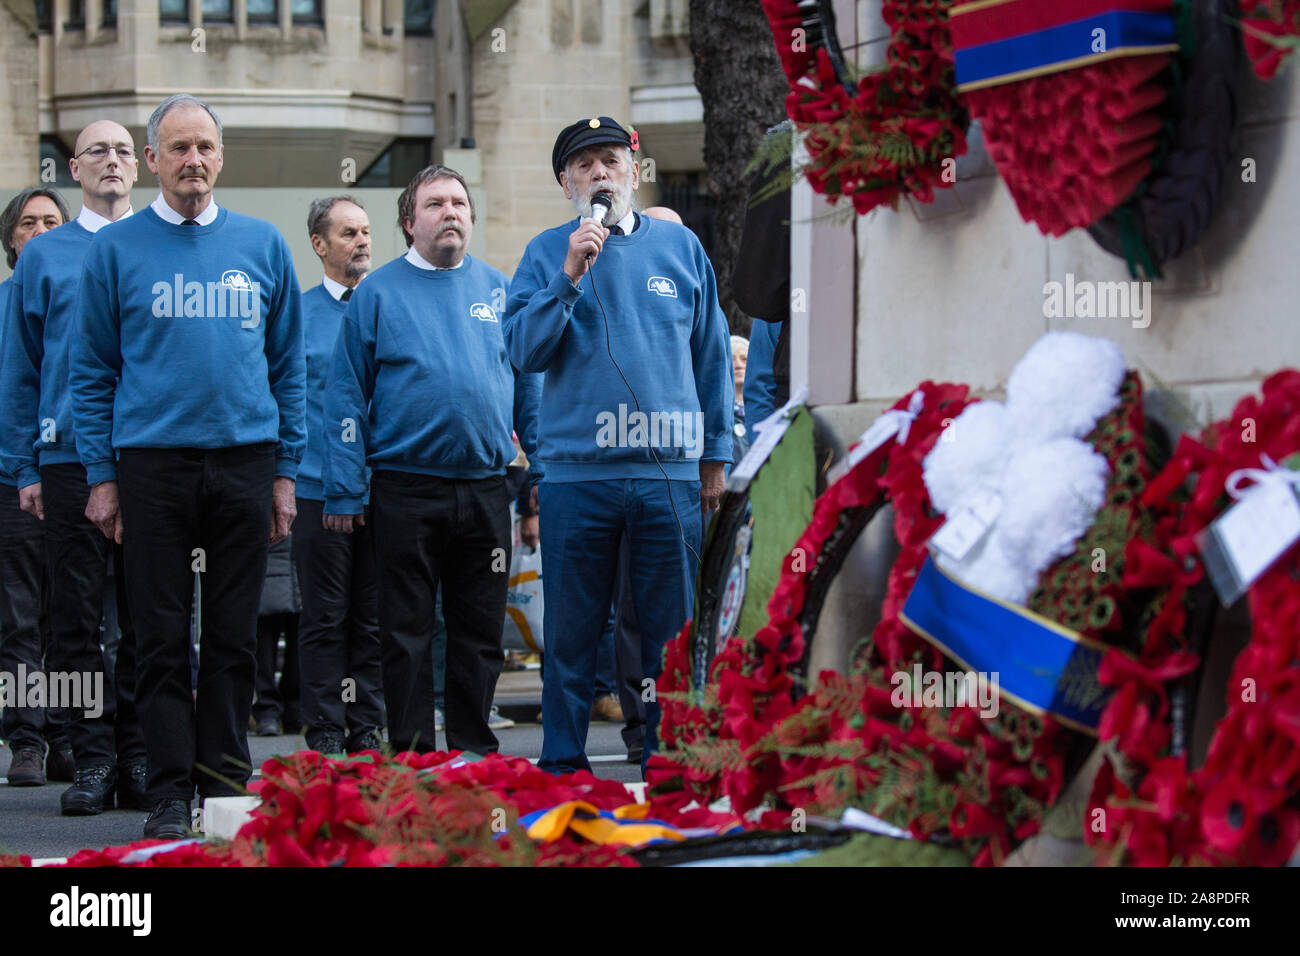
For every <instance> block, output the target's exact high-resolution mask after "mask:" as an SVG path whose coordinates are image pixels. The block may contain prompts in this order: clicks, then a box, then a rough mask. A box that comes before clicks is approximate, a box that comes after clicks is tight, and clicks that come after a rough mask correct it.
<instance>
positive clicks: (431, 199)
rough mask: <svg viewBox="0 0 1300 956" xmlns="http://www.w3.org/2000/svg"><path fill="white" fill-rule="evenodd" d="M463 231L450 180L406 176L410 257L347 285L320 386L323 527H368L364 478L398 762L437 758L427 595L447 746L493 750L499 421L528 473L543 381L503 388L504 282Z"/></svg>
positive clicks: (507, 453)
mask: <svg viewBox="0 0 1300 956" xmlns="http://www.w3.org/2000/svg"><path fill="white" fill-rule="evenodd" d="M474 218H475V216H474V203H473V200H472V199H471V198H470V195H469V189H468V187H467V186H466V185H465V180H464V178H463V177H462V176H461V175H460V174H459V173H457V172H455V171H454V170H451V169H448V168H447V167H445V166H429V167H427V168H426V169H423V170H421V171H420V172H419V173H417V174H416V176H415V178H414V179H412V180H411V182H410V184H409V185H408V186H407V187H406V189H405V191H403V193H402V195H401V197H400V199H399V200H398V224H399V225H400V226H401V228H402V230H403V232H404V233H405V234H406V237H407V243H408V245H409V246H410V248H409V250H408V251H407V253H406V255H405V256H403V257H402V258H400V259H395V260H393V261H392V262H390V263H388V264H387V265H385V266H383V267H382V268H380V269H378V270H376V271H375V272H374V273H372V274H371V275H370V276H368V277H367V278H366V280H365V281H364V282H362V283H361V284H360V285H358V286H357V288H356V290H355V292H354V294H353V296H352V299H351V301H349V302H348V307H347V312H346V313H345V315H344V319H343V334H342V336H341V337H340V338H339V342H338V346H337V348H336V349H335V353H334V363H333V368H332V370H331V372H330V376H329V380H328V384H327V386H326V398H325V409H326V421H327V425H326V427H327V428H328V429H330V433H329V434H328V435H327V439H326V441H327V444H326V446H325V449H326V450H325V523H326V527H328V528H330V529H331V530H334V531H340V532H345V533H346V532H353V533H355V530H356V529H357V528H358V527H359V526H361V525H362V523H363V522H365V521H366V518H365V514H364V509H363V502H364V497H365V492H366V466H367V464H369V466H370V468H371V469H373V475H372V477H371V480H370V485H369V487H370V508H371V514H372V517H371V519H370V521H371V523H372V525H373V533H374V537H375V555H376V564H377V573H378V580H379V640H380V646H381V649H382V653H383V683H384V702H385V704H386V707H387V712H388V736H389V740H390V742H391V743H392V745H393V748H394V749H395V750H398V751H403V750H416V751H422V752H423V751H430V750H433V749H435V745H436V744H435V730H436V725H435V720H434V691H433V646H432V645H433V642H432V637H433V619H434V608H435V602H436V597H437V594H438V589H439V587H441V588H442V608H443V614H444V616H445V619H446V625H447V686H446V702H445V707H446V733H447V746H448V748H449V749H453V750H471V751H474V752H475V753H480V754H482V753H488V752H494V751H496V750H497V748H498V742H497V738H496V736H495V735H494V734H493V733H492V730H491V728H490V727H489V726H488V714H489V711H490V709H491V706H492V695H493V692H494V690H495V687H496V680H497V676H498V675H499V674H500V672H501V664H502V651H501V635H502V626H503V623H504V621H505V613H506V588H507V584H508V580H509V572H510V517H509V499H508V496H507V495H508V493H507V491H506V466H507V465H509V464H510V462H511V461H512V460H513V459H514V457H515V450H514V446H513V444H512V443H511V438H510V432H511V426H512V422H513V426H514V429H515V431H517V432H518V434H519V439H520V444H521V445H522V446H523V449H524V452H525V453H526V454H528V455H529V460H530V461H532V460H533V458H532V455H533V452H534V450H535V436H536V415H537V400H538V391H539V390H540V382H539V381H538V378H539V377H538V376H522V377H521V378H520V379H519V382H518V384H516V377H515V372H514V369H513V368H512V367H511V365H510V361H509V360H508V359H507V358H506V348H505V342H504V340H503V339H502V336H501V311H502V309H503V308H504V304H505V297H506V288H507V285H508V281H507V279H506V277H505V276H504V275H503V274H502V273H501V272H499V271H498V270H496V269H493V268H492V267H491V266H489V265H487V264H485V263H483V262H480V261H479V260H477V259H475V258H474V257H472V256H470V255H468V254H467V250H468V248H469V241H470V236H471V234H472V231H473V224H474ZM535 470H536V471H540V469H535ZM531 477H532V478H533V479H534V480H535V479H536V478H537V475H535V474H534V475H531Z"/></svg>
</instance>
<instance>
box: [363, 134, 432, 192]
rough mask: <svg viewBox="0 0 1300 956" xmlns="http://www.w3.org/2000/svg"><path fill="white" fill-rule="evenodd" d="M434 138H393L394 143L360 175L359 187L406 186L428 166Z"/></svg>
mask: <svg viewBox="0 0 1300 956" xmlns="http://www.w3.org/2000/svg"><path fill="white" fill-rule="evenodd" d="M432 153H433V140H431V139H424V138H421V137H410V138H403V139H395V140H393V144H392V145H391V146H389V147H388V149H386V150H385V151H384V153H383V154H382V155H381V156H380V157H379V158H378V159H376V160H375V161H374V162H373V163H371V164H370V168H369V169H367V170H366V171H365V173H364V174H363V175H362V176H360V177H358V179H357V182H356V185H357V187H358V188H362V187H367V186H397V187H401V186H405V185H406V184H407V183H409V182H410V181H411V180H412V179H413V178H414V177H415V174H416V173H418V172H419V171H420V170H422V169H424V167H425V166H428V165H429V163H430V161H431V159H430V157H431V156H432Z"/></svg>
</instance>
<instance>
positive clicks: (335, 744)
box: [307, 730, 348, 754]
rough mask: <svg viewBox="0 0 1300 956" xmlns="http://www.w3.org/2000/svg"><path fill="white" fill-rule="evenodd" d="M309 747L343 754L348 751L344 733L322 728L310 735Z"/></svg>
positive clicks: (324, 752) (319, 750)
mask: <svg viewBox="0 0 1300 956" xmlns="http://www.w3.org/2000/svg"><path fill="white" fill-rule="evenodd" d="M307 749H308V750H315V751H317V752H318V753H323V754H341V753H346V752H347V749H348V748H347V744H346V743H345V741H344V739H343V735H342V734H341V733H339V732H338V731H337V730H322V731H320V732H319V733H314V734H311V735H310V736H309V737H308V739H307Z"/></svg>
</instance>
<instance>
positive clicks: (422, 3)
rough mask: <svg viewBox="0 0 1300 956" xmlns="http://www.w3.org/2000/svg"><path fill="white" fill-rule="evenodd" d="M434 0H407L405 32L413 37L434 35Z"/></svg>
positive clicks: (404, 16)
mask: <svg viewBox="0 0 1300 956" xmlns="http://www.w3.org/2000/svg"><path fill="white" fill-rule="evenodd" d="M433 3H434V0H405V11H404V13H403V19H404V22H405V31H406V33H407V34H408V35H411V36H426V37H427V36H432V35H433Z"/></svg>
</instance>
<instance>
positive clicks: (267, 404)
mask: <svg viewBox="0 0 1300 956" xmlns="http://www.w3.org/2000/svg"><path fill="white" fill-rule="evenodd" d="M148 139H149V146H148V147H147V148H146V149H145V160H146V162H148V164H149V169H150V170H152V171H153V172H154V173H155V174H156V175H157V176H158V181H159V185H160V187H161V190H160V192H159V194H158V198H157V199H155V200H154V201H153V202H152V203H151V204H150V205H149V207H148V208H147V209H145V210H144V211H143V212H141V213H140V214H139V215H137V216H134V217H133V218H132V219H130V220H129V221H127V222H125V223H122V224H121V225H120V226H119V227H117V228H115V229H112V230H105V231H104V232H103V234H102V235H101V236H99V237H97V241H96V242H94V243H92V245H91V249H90V253H89V254H88V256H87V257H86V264H85V269H84V271H83V273H82V279H81V293H80V295H81V310H80V326H79V330H78V332H79V334H78V336H77V341H76V345H75V347H74V348H73V350H72V354H71V361H70V369H69V372H70V378H71V385H72V395H73V409H74V417H75V420H76V425H77V434H78V440H77V449H78V451H79V452H80V455H81V461H82V463H83V464H84V465H85V468H86V480H87V481H88V482H90V484H91V491H90V500H89V502H88V503H87V505H86V515H87V516H88V517H89V518H90V519H91V520H92V521H94V522H95V524H96V525H98V526H99V529H100V530H101V531H102V532H103V533H104V535H105V536H107V537H108V538H109V539H111V540H116V541H121V542H123V543H124V546H125V555H126V582H127V591H128V596H129V598H130V606H131V608H132V610H133V611H135V614H136V628H137V634H138V639H139V656H140V668H139V688H140V694H139V700H138V707H139V711H140V717H141V722H142V724H143V727H144V736H145V742H146V744H147V747H148V753H149V785H148V791H149V792H148V797H149V801H150V803H152V805H153V810H152V812H151V813H150V815H149V818H148V820H147V821H146V823H145V827H144V834H145V836H146V837H156V838H171V837H177V836H182V835H184V834H186V833H187V832H188V826H189V822H190V806H189V805H190V800H191V799H192V798H193V796H194V791H195V787H196V786H197V788H198V791H199V794H200V796H201V797H208V796H225V795H228V794H233V793H237V792H239V788H240V787H241V786H242V784H243V783H244V782H245V781H246V780H247V779H248V775H249V753H248V736H247V734H248V715H249V708H250V705H251V702H252V697H253V678H254V648H255V646H256V629H257V612H258V602H259V598H260V596H261V591H262V583H263V579H264V578H265V576H266V556H267V547H268V542H270V543H274V542H276V541H280V540H282V539H283V538H285V537H286V536H287V535H288V534H289V526H290V524H291V523H292V521H293V518H294V515H295V513H296V511H295V504H294V478H295V476H296V475H297V471H298V463H299V461H300V460H301V458H302V452H303V446H304V445H305V444H306V427H305V422H304V416H305V409H304V391H305V381H304V380H305V368H304V364H303V345H302V320H301V313H300V304H299V291H298V278H297V276H296V275H295V273H294V269H293V260H292V258H291V257H290V254H289V246H288V244H287V243H286V242H285V241H284V237H283V236H282V235H280V233H279V232H278V231H277V230H276V229H275V227H273V226H271V225H270V224H269V223H266V222H263V221H262V220H260V219H252V218H250V217H247V216H241V215H239V214H238V213H234V212H231V211H230V210H228V209H224V208H221V207H220V206H218V205H217V203H216V202H215V201H214V200H213V198H212V189H213V186H214V185H215V184H216V180H217V176H218V174H219V173H220V172H221V168H222V163H223V159H224V157H223V153H222V144H221V125H220V122H219V121H218V119H217V117H216V115H215V114H214V113H213V112H212V110H211V109H210V108H209V107H208V106H207V105H206V104H204V103H202V102H201V101H199V100H196V99H195V98H194V97H192V96H188V95H183V94H182V95H178V96H173V97H170V98H168V99H167V100H165V101H164V102H163V103H162V105H160V106H159V107H158V109H157V110H155V111H154V113H153V115H152V116H151V117H150V118H149V125H148ZM196 572H197V574H198V576H199V587H200V594H201V596H202V604H201V607H202V611H201V623H200V626H201V633H202V640H201V642H200V652H199V673H198V691H197V695H196V696H195V697H191V692H190V664H189V647H190V635H189V629H190V612H191V604H192V600H193V596H194V576H195V573H196Z"/></svg>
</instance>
